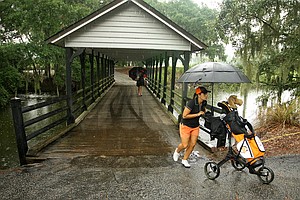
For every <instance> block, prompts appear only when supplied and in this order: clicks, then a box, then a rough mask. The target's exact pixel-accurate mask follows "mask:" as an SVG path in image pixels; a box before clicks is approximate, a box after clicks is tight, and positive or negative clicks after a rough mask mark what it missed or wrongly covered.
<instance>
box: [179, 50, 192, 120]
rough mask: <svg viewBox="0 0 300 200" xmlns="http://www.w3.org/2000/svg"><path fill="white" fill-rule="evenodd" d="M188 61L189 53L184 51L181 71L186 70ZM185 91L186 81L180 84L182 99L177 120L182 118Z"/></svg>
mask: <svg viewBox="0 0 300 200" xmlns="http://www.w3.org/2000/svg"><path fill="white" fill-rule="evenodd" d="M189 63H190V53H189V52H184V59H183V72H186V71H187V70H188V69H189ZM187 92H188V85H187V83H183V84H182V99H181V113H180V115H179V117H178V122H180V120H181V118H182V112H183V109H184V107H185V105H186V100H187Z"/></svg>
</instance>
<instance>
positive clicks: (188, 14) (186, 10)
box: [145, 0, 226, 61]
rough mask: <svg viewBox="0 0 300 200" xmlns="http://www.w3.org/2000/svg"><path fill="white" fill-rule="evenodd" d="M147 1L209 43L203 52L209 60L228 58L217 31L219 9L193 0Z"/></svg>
mask: <svg viewBox="0 0 300 200" xmlns="http://www.w3.org/2000/svg"><path fill="white" fill-rule="evenodd" d="M145 1H146V2H148V3H149V4H150V5H151V6H152V7H154V8H155V9H157V10H158V11H159V12H161V13H162V14H164V15H166V16H167V17H168V18H169V19H171V20H172V21H173V22H175V23H176V24H178V25H179V26H180V27H182V28H183V29H185V30H186V31H188V32H190V33H191V34H193V35H194V36H195V37H197V38H198V39H200V40H201V41H202V42H204V43H205V44H206V45H208V48H207V49H206V50H205V51H203V52H201V53H202V54H203V55H204V56H207V57H208V58H209V60H211V61H214V60H216V59H218V60H226V55H225V48H224V45H223V42H222V41H221V39H220V37H219V35H218V33H217V31H216V22H217V21H216V20H217V18H218V15H219V12H218V11H217V10H215V9H210V8H208V7H207V6H199V5H198V4H196V3H194V2H193V1H192V0H171V1H168V2H158V1H157V0H145Z"/></svg>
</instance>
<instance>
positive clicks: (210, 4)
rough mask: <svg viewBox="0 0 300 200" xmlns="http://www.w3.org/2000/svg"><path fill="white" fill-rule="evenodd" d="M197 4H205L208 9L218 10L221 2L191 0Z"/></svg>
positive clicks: (218, 0) (220, 0)
mask: <svg viewBox="0 0 300 200" xmlns="http://www.w3.org/2000/svg"><path fill="white" fill-rule="evenodd" d="M193 1H194V2H196V3H198V4H201V3H203V4H206V5H207V6H208V7H209V8H218V7H219V5H220V4H221V3H222V1H223V0H193Z"/></svg>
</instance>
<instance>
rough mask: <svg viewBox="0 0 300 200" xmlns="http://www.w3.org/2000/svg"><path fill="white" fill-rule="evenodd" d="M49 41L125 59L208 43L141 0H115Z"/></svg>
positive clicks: (195, 48)
mask: <svg viewBox="0 0 300 200" xmlns="http://www.w3.org/2000/svg"><path fill="white" fill-rule="evenodd" d="M46 41H47V43H50V44H54V45H57V46H60V47H71V48H74V49H79V48H87V49H88V50H90V51H91V49H93V50H94V51H96V52H100V53H101V54H104V55H107V56H108V57H109V58H111V59H114V60H126V61H144V60H147V59H149V58H152V57H154V56H157V55H160V54H162V53H164V52H174V51H177V52H185V51H188V52H195V51H200V50H203V49H204V48H206V47H207V46H206V45H205V44H204V43H203V42H201V41H200V40H199V39H197V38H196V37H194V36H193V35H192V34H190V33H188V32H187V31H185V30H184V29H183V28H181V27H180V26H178V25H177V24H175V23H174V22H172V21H171V20H170V19H168V18H167V17H166V16H164V15H162V14H161V13H160V12H158V11H157V10H155V9H154V8H153V7H151V6H150V5H148V4H147V3H145V2H144V1H142V0H115V1H113V2H111V3H110V4H108V5H106V6H104V7H102V8H101V9H99V10H97V11H95V12H93V13H91V14H90V15H88V16H86V17H84V18H83V19H81V20H79V21H78V22H76V23H74V24H72V25H70V26H69V27H67V28H65V29H63V30H61V31H60V32H58V33H56V34H55V35H53V36H51V37H50V38H48V39H47V40H46ZM87 53H89V52H88V51H87Z"/></svg>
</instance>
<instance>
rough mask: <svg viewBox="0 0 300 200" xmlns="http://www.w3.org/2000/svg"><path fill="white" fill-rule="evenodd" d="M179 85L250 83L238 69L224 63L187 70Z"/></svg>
mask: <svg viewBox="0 0 300 200" xmlns="http://www.w3.org/2000/svg"><path fill="white" fill-rule="evenodd" d="M177 82H179V83H250V82H251V81H250V80H249V78H248V77H247V76H246V75H245V74H244V73H243V72H242V71H241V70H240V69H238V68H236V67H234V66H232V65H230V64H227V63H222V62H206V63H202V64H199V65H196V66H194V67H192V68H191V69H189V70H187V71H186V72H185V73H184V74H183V75H182V76H181V77H180V78H179V79H178V81H177Z"/></svg>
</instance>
